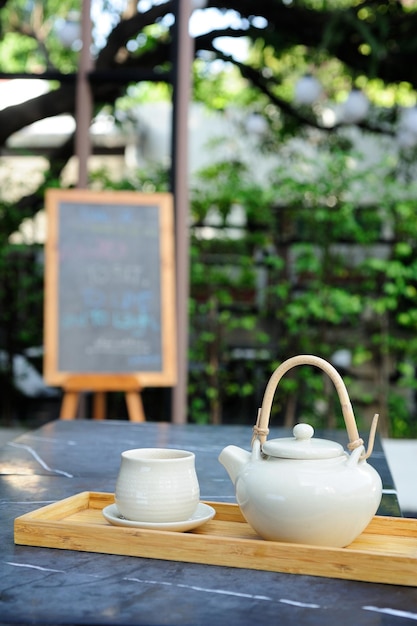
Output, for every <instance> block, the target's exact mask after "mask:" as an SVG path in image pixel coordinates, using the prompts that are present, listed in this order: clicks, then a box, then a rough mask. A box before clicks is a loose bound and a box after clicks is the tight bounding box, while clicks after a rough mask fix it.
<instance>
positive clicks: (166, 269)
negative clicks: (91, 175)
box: [43, 189, 177, 390]
mask: <svg viewBox="0 0 417 626" xmlns="http://www.w3.org/2000/svg"><path fill="white" fill-rule="evenodd" d="M45 200H46V213H47V239H46V244H45V298H44V350H45V354H44V367H43V371H44V378H45V381H46V382H47V383H48V384H50V385H52V386H63V387H66V386H67V385H68V383H69V382H70V381H71V378H74V375H75V376H76V377H77V378H80V376H85V378H86V383H87V381H88V384H86V388H87V387H88V388H90V389H95V390H112V389H117V388H118V387H119V382H118V381H120V383H121V384H120V390H123V379H124V378H125V379H126V376H128V378H129V380H132V378H133V379H134V380H136V381H137V384H138V388H139V389H141V388H144V387H159V386H172V385H175V384H176V377H177V373H176V365H177V364H176V306H175V257H174V226H173V219H174V218H173V198H172V194H170V193H151V194H147V193H142V192H131V191H114V192H113V191H94V190H84V189H71V190H65V189H48V190H47V191H46V194H45ZM65 203H71V205H73V204H76V205H86V204H87V205H88V206H90V205H94V204H98V205H103V204H104V205H108V206H111V207H114V208H115V209H117V207H118V206H126V205H129V206H133V207H135V209H136V208H137V210H138V211H140V209H141V208H142V207H149V206H151V207H155V206H156V207H157V209H158V216H159V219H158V223H159V242H160V245H159V254H160V304H161V306H160V309H161V310H160V321H161V337H160V345H161V363H162V367H161V368H160V369H158V371H138V372H132V371H128V372H120V371H117V372H108V373H107V372H105V373H102V372H94V371H91V372H90V371H89V372H74V371H71V372H69V371H61V370H60V368H59V330H60V327H59V322H60V319H59V315H60V312H59V300H58V294H59V280H60V276H59V229H60V223H59V211H60V206H61V205H62V204H65Z"/></svg>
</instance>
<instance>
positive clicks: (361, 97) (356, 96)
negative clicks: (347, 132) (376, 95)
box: [342, 89, 369, 124]
mask: <svg viewBox="0 0 417 626" xmlns="http://www.w3.org/2000/svg"><path fill="white" fill-rule="evenodd" d="M368 111H369V100H368V98H367V97H366V96H365V94H364V93H363V92H362V91H360V89H352V91H351V92H350V94H349V95H348V97H347V98H346V100H345V102H344V103H343V107H342V117H343V121H344V122H345V124H358V123H359V122H362V121H363V120H364V119H365V117H366V116H367V115H368Z"/></svg>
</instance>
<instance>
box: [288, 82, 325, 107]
mask: <svg viewBox="0 0 417 626" xmlns="http://www.w3.org/2000/svg"><path fill="white" fill-rule="evenodd" d="M322 93H323V88H322V86H321V84H320V82H319V81H318V80H317V78H315V77H314V76H312V75H311V74H306V75H305V76H302V77H301V78H300V79H299V80H298V81H297V83H296V85H295V91H294V101H295V103H296V104H299V105H306V106H311V105H312V104H314V102H316V100H318V99H319V98H320V96H321V94H322Z"/></svg>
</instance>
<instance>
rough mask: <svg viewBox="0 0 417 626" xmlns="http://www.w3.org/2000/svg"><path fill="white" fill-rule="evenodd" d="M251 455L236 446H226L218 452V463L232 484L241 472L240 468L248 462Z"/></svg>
mask: <svg viewBox="0 0 417 626" xmlns="http://www.w3.org/2000/svg"><path fill="white" fill-rule="evenodd" d="M250 458H251V453H250V452H247V451H246V450H243V449H242V448H239V447H238V446H227V447H226V448H224V450H222V451H221V452H220V455H219V462H220V463H221V464H222V465H223V467H224V468H225V469H226V471H227V473H228V474H229V476H230V478H231V480H232V482H233V484H235V483H236V479H237V477H238V475H239V473H240V472H241V470H242V468H243V467H244V466H245V465H246V464H247V463H248V462H249V460H250Z"/></svg>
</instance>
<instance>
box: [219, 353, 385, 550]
mask: <svg viewBox="0 0 417 626" xmlns="http://www.w3.org/2000/svg"><path fill="white" fill-rule="evenodd" d="M296 365H315V366H317V367H319V368H321V369H322V370H324V371H325V372H326V373H327V374H328V375H329V376H330V378H331V379H332V381H333V383H334V384H335V387H336V390H337V392H338V395H339V399H340V401H341V405H342V412H343V417H344V419H345V424H346V428H347V431H348V436H349V440H350V443H349V445H348V448H349V449H350V450H351V454H348V453H347V452H345V451H344V449H343V447H342V446H341V445H340V444H338V443H336V442H333V441H328V440H325V439H315V438H313V433H314V431H313V428H312V427H311V426H309V425H308V424H298V425H297V426H295V427H294V429H293V434H294V437H293V438H291V437H288V438H282V439H271V440H269V441H266V437H267V435H268V432H269V430H268V423H269V415H270V411H271V406H272V400H273V397H274V393H275V389H276V386H277V384H278V382H279V380H280V379H281V378H282V376H283V375H284V374H285V373H286V372H287V371H288V370H289V369H291V368H292V367H294V366H296ZM377 421H378V415H375V416H374V419H373V422H372V426H371V431H370V436H369V444H368V450H367V451H365V448H364V445H363V440H362V439H360V437H359V434H358V430H357V427H356V421H355V417H354V415H353V411H352V407H351V403H350V400H349V396H348V393H347V390H346V387H345V384H344V382H343V380H342V379H341V377H340V375H339V374H338V372H337V371H336V369H335V368H334V367H333V366H332V365H330V363H328V362H327V361H325V360H324V359H321V358H320V357H316V356H313V355H300V356H296V357H292V358H290V359H288V360H287V361H284V363H282V364H281V365H280V366H279V367H278V368H277V369H276V370H275V372H274V373H273V374H272V376H271V378H270V380H269V383H268V385H267V387H266V390H265V395H264V398H263V402H262V407H261V409H260V410H259V413H258V419H257V423H256V425H255V426H254V429H253V430H254V434H253V438H252V452H251V453H250V452H247V451H246V450H242V449H241V448H238V447H237V446H233V445H231V446H227V447H226V448H225V449H224V450H223V451H222V452H221V454H220V456H219V461H220V463H221V464H222V465H223V466H224V467H225V468H226V470H227V472H228V474H229V476H230V478H231V479H232V481H233V483H234V485H235V491H236V500H237V503H238V504H239V507H240V509H241V511H242V513H243V516H244V517H245V519H246V521H247V522H248V523H249V524H250V526H252V528H253V529H254V530H255V531H256V532H257V533H258V534H259V535H260V536H261V537H263V538H264V539H267V540H272V541H284V542H291V543H304V544H310V545H320V546H330V547H336V548H342V547H345V546H347V545H349V544H350V543H352V541H353V540H354V539H356V537H358V535H360V534H361V532H362V531H363V530H364V529H365V528H366V526H367V525H368V524H369V522H370V521H371V519H372V517H373V516H374V515H375V513H376V511H377V509H378V506H379V504H380V501H381V497H382V482H381V478H380V476H379V474H378V473H377V472H376V470H375V469H374V468H373V467H371V466H370V465H369V464H368V463H367V462H366V459H367V458H368V457H369V456H370V455H371V454H372V449H373V444H374V439H375V431H376V426H377Z"/></svg>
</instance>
